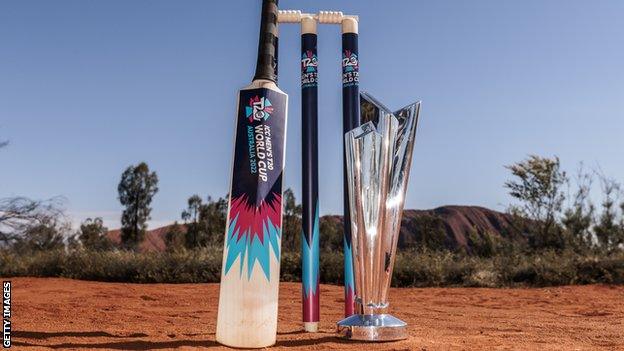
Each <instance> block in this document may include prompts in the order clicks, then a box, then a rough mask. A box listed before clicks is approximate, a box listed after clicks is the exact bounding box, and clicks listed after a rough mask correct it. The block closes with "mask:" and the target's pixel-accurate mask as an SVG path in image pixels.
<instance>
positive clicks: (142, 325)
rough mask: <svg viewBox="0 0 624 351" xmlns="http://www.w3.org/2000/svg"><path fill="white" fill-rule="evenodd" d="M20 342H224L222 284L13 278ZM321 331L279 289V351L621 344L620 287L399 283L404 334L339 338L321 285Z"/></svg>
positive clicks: (184, 345) (339, 300)
mask: <svg viewBox="0 0 624 351" xmlns="http://www.w3.org/2000/svg"><path fill="white" fill-rule="evenodd" d="M12 282H13V319H12V322H13V345H14V347H16V348H18V349H32V350H42V349H48V348H51V349H116V350H120V349H123V350H126V349H138V350H148V349H174V348H175V349H195V348H211V349H215V350H219V349H227V348H222V347H221V346H219V345H218V344H217V343H215V341H214V332H215V320H216V307H217V301H218V285H217V284H175V285H174V284H145V285H141V284H120V283H100V282H87V281H76V280H68V279H56V278H50V279H41V278H13V279H12ZM321 294H322V295H321V300H322V311H321V319H322V322H321V325H320V333H317V334H307V333H303V332H302V331H301V323H300V322H299V318H300V313H301V312H300V309H301V298H300V285H299V284H296V283H283V284H282V285H281V290H280V312H279V332H278V334H279V335H278V341H277V345H276V346H275V347H274V349H276V350H287V349H288V350H362V349H365V348H368V349H370V350H373V349H374V350H449V349H451V350H466V349H469V350H486V349H487V350H489V349H504V350H507V349H514V350H596V349H605V350H616V349H619V350H624V287H622V286H601V285H593V286H566V287H556V288H543V289H483V288H426V289H393V290H392V292H391V299H390V301H391V303H392V307H393V311H392V312H393V314H394V315H395V316H397V317H399V318H402V319H403V320H405V321H407V322H408V324H409V328H410V338H409V339H408V340H405V341H400V342H393V343H383V344H374V345H365V344H362V343H355V342H346V341H342V340H339V339H337V338H335V337H334V334H333V331H334V323H335V322H336V321H337V320H338V319H339V318H341V314H342V310H343V306H342V304H343V297H342V288H341V287H338V286H330V285H322V286H321Z"/></svg>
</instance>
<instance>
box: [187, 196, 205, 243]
mask: <svg viewBox="0 0 624 351" xmlns="http://www.w3.org/2000/svg"><path fill="white" fill-rule="evenodd" d="M203 206H204V204H203V203H202V199H201V197H199V195H193V196H191V197H189V198H188V200H187V208H186V209H185V210H184V211H182V219H183V220H184V222H185V223H186V240H185V241H186V247H188V248H191V249H192V248H196V247H200V246H205V245H206V242H207V234H206V232H205V231H204V229H205V226H202V225H200V223H199V219H200V213H201V211H202V207H203Z"/></svg>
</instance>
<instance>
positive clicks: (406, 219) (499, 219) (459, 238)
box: [108, 206, 511, 252]
mask: <svg viewBox="0 0 624 351" xmlns="http://www.w3.org/2000/svg"><path fill="white" fill-rule="evenodd" d="M424 216H433V217H435V218H439V219H440V220H441V221H442V224H443V227H444V230H445V232H446V242H445V244H446V246H448V247H449V248H459V247H465V248H469V243H468V236H469V235H470V233H471V232H473V231H476V232H477V233H480V234H483V233H489V234H490V235H496V236H500V237H501V238H503V239H510V238H507V237H506V234H505V233H506V230H505V229H506V228H507V227H509V226H510V225H511V217H510V216H509V215H508V214H505V213H502V212H498V211H494V210H490V209H487V208H484V207H478V206H442V207H438V208H435V209H432V210H405V211H403V220H402V222H401V235H400V237H399V244H398V245H399V247H400V248H401V247H406V246H409V244H410V243H411V242H414V241H415V240H414V238H415V236H416V235H417V232H416V231H417V230H418V228H417V226H414V224H413V223H415V222H412V221H417V220H418V219H419V218H422V217H424ZM325 219H327V220H330V221H335V222H336V223H342V216H335V215H330V216H325ZM170 227H171V225H169V226H164V227H160V228H157V229H153V230H150V231H148V232H147V234H146V235H145V240H144V241H143V242H142V243H141V245H140V246H139V249H140V251H141V252H150V251H157V252H162V251H165V249H166V245H165V234H166V233H167V230H168V229H169V228H170ZM181 229H182V230H184V229H185V226H184V225H181ZM321 234H322V233H321ZM108 237H109V238H110V239H111V240H112V241H113V242H114V243H116V244H119V243H120V242H121V238H120V231H119V229H116V230H111V231H110V232H109V233H108Z"/></svg>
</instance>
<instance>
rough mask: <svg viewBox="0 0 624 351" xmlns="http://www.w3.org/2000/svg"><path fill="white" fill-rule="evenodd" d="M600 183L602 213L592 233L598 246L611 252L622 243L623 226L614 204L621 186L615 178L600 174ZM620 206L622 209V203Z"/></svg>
mask: <svg viewBox="0 0 624 351" xmlns="http://www.w3.org/2000/svg"><path fill="white" fill-rule="evenodd" d="M600 183H601V187H602V191H603V194H604V198H603V201H602V204H601V207H602V213H601V214H600V217H599V218H598V222H597V223H596V226H595V227H594V233H595V234H596V239H597V240H598V243H599V244H600V247H601V248H602V249H604V250H605V251H607V252H612V251H614V250H615V249H617V248H619V246H620V245H621V244H624V228H623V227H624V226H623V225H622V219H620V220H619V221H618V213H617V210H618V209H617V205H616V201H617V198H618V196H619V195H620V192H621V187H620V184H619V183H618V182H616V181H615V180H613V179H610V178H607V177H605V176H602V175H601V176H600ZM621 208H622V210H623V211H624V205H622V206H621Z"/></svg>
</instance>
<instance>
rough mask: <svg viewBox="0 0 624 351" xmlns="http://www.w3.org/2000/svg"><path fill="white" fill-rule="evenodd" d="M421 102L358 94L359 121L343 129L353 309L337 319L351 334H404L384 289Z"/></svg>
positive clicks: (373, 337) (387, 337)
mask: <svg viewBox="0 0 624 351" xmlns="http://www.w3.org/2000/svg"><path fill="white" fill-rule="evenodd" d="M419 113H420V102H416V103H413V104H411V105H408V106H406V107H404V108H402V109H400V110H398V111H396V112H394V113H393V112H391V111H390V110H388V109H387V108H386V107H385V106H383V105H382V104H380V103H379V102H378V101H377V100H375V99H374V98H373V97H371V96H370V95H368V94H366V93H361V94H360V114H361V121H362V123H363V124H362V125H361V126H360V127H357V128H355V129H353V130H351V131H349V132H347V133H346V134H345V145H346V161H347V175H348V183H349V207H350V213H351V235H352V243H353V271H354V275H355V296H356V299H355V300H356V312H357V314H355V315H353V316H350V317H347V318H345V319H343V320H342V321H340V322H338V328H337V331H338V334H339V335H340V336H342V337H345V338H348V339H353V340H364V341H391V340H401V339H405V338H407V335H408V334H407V324H406V323H405V322H403V321H402V320H400V319H398V318H396V317H393V316H391V315H390V314H388V313H387V312H388V306H389V303H388V291H389V288H390V281H391V280H392V268H393V267H394V260H395V253H396V247H397V241H398V237H399V230H400V229H401V216H402V215H403V204H404V203H405V192H406V190H407V181H408V178H409V171H410V165H411V160H412V150H413V148H414V138H415V135H416V124H417V122H418V115H419Z"/></svg>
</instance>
